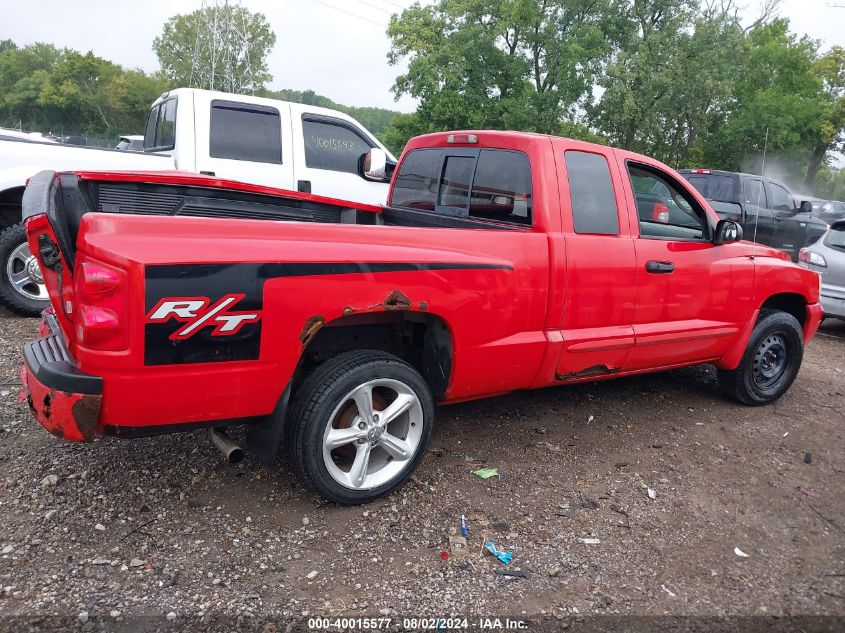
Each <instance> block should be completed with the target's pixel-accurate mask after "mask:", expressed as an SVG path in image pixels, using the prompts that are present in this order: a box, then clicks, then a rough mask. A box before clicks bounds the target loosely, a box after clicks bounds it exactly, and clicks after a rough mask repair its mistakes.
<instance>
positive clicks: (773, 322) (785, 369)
mask: <svg viewBox="0 0 845 633" xmlns="http://www.w3.org/2000/svg"><path fill="white" fill-rule="evenodd" d="M803 358H804V337H803V332H802V330H801V324H800V323H799V322H798V319H796V318H795V317H794V316H792V315H791V314H789V313H787V312H782V311H780V310H764V311H762V312H761V313H760V317H759V319H758V320H757V324H756V325H755V326H754V330H753V331H752V333H751V338H750V339H749V341H748V347H747V348H746V350H745V354H743V357H742V361H740V363H739V366H738V367H737V368H736V369H732V370H724V369H720V370H719V371H718V374H719V388H720V389H721V390H722V392H723V393H724V394H725V395H727V396H728V397H730V398H733V399H734V400H739V401H740V402H741V403H743V404H747V405H749V406H760V405H764V404H769V403H771V402H774V401H775V400H777V399H778V398H780V397H781V396H782V395H783V394H785V393H786V391H787V390H788V389H789V387H790V386H791V385H792V383H793V381H794V380H795V377H796V376H797V375H798V370H799V369H800V368H801V361H802V359H803Z"/></svg>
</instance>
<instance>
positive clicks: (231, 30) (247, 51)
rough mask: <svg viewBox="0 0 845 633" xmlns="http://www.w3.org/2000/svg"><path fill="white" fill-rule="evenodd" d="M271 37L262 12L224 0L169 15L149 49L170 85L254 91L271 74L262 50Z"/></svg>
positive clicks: (266, 50) (267, 50)
mask: <svg viewBox="0 0 845 633" xmlns="http://www.w3.org/2000/svg"><path fill="white" fill-rule="evenodd" d="M275 43H276V35H275V33H273V31H272V30H271V29H270V25H269V23H268V22H267V19H266V18H265V17H264V15H263V14H262V13H252V12H251V11H249V10H247V9H245V8H243V7H240V6H233V5H228V4H224V5H223V6H217V5H213V6H209V7H206V8H204V9H199V10H197V11H194V12H193V13H189V14H187V15H177V16H174V17H172V18H170V19H169V20H168V21H167V22H166V23H165V24H164V28H163V30H162V33H161V35H160V36H159V37H157V38H155V40H154V41H153V50H154V51H155V53H156V55H157V56H158V61H159V63H160V64H161V69H162V71H163V72H164V75H165V76H166V77H167V79H169V80H170V81H171V82H173V83H174V84H175V85H178V86H190V87H194V88H207V89H211V90H223V91H226V92H234V93H254V92H256V91H259V90H261V89H262V88H264V86H265V85H266V83H267V82H268V81H270V80H271V79H272V75H270V73H269V71H268V68H267V56H268V55H269V54H270V51H271V50H272V49H273V46H274V44H275Z"/></svg>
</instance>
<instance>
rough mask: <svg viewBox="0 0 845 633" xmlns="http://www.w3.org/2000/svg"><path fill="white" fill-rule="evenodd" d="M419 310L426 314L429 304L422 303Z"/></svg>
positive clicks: (418, 306)
mask: <svg viewBox="0 0 845 633" xmlns="http://www.w3.org/2000/svg"><path fill="white" fill-rule="evenodd" d="M417 309H418V310H422V311H423V312H425V311H426V310H428V302H426V301H420V302H419V304H418V305H417Z"/></svg>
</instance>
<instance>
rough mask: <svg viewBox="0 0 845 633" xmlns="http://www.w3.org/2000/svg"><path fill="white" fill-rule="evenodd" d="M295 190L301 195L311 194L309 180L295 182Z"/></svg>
mask: <svg viewBox="0 0 845 633" xmlns="http://www.w3.org/2000/svg"><path fill="white" fill-rule="evenodd" d="M296 190H297V191H299V192H301V193H311V181H310V180H297V181H296Z"/></svg>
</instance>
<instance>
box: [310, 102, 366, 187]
mask: <svg viewBox="0 0 845 633" xmlns="http://www.w3.org/2000/svg"><path fill="white" fill-rule="evenodd" d="M302 134H303V136H304V137H305V138H304V141H305V165H306V167H310V168H312V169H328V170H330V171H343V172H347V173H350V174H357V173H358V160H359V159H360V158H361V156H362V155H364V154H366V153H367V151H369V150H370V148H372V147H373V144H372V143H371V142H370V141H368V140H367V139H365V138H364V136H363V135H361V134H359V133H358V132H356V131H355V130H354V129H353V127H352V124H351V123H346V122H345V121H339V120H338V121H336V122H334V121H333V120H332V119H331V118H329V117H323V116H318V115H308V114H303V115H302Z"/></svg>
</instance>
